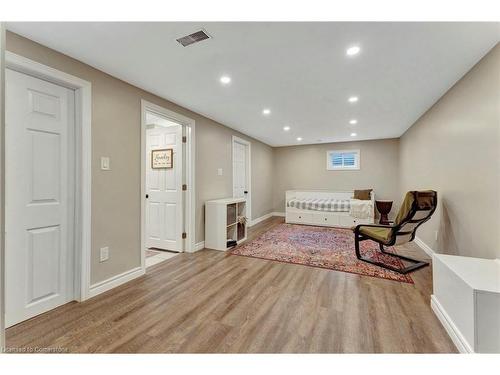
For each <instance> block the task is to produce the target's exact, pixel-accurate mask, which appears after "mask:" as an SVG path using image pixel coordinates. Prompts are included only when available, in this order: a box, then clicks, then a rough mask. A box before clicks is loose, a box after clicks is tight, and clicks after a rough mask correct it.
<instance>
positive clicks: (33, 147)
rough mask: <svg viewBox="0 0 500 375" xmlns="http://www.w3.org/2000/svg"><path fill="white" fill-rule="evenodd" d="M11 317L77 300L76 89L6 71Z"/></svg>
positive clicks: (8, 302) (8, 305) (10, 322)
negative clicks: (75, 268) (75, 276)
mask: <svg viewBox="0 0 500 375" xmlns="http://www.w3.org/2000/svg"><path fill="white" fill-rule="evenodd" d="M5 96H6V98H5V100H6V112H5V123H6V130H5V149H6V162H5V177H6V178H5V181H6V189H5V194H6V196H5V208H6V212H5V226H6V236H5V240H6V256H5V271H6V272H5V273H6V296H5V300H6V306H5V308H6V323H7V326H11V325H13V324H16V323H18V322H20V321H23V320H26V319H28V318H30V317H32V316H34V315H38V314H40V313H42V312H45V311H47V310H50V309H53V308H54V307H57V306H59V305H62V304H64V303H66V302H69V301H70V300H72V299H73V293H74V291H73V280H74V279H73V277H74V266H73V258H74V256H73V253H74V244H73V225H74V218H73V217H74V191H75V182H74V172H73V171H74V152H75V135H74V122H75V121H74V91H72V90H70V89H67V88H64V87H61V86H58V85H55V84H52V83H49V82H46V81H43V80H40V79H37V78H33V77H31V76H28V75H25V74H21V73H18V72H14V71H11V70H7V72H6V95H5Z"/></svg>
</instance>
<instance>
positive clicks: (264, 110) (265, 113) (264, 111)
mask: <svg viewBox="0 0 500 375" xmlns="http://www.w3.org/2000/svg"><path fill="white" fill-rule="evenodd" d="M262 114H263V115H266V116H268V115H270V114H271V110H270V109H269V108H264V109H263V110H262Z"/></svg>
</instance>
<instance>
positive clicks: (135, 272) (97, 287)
mask: <svg viewBox="0 0 500 375" xmlns="http://www.w3.org/2000/svg"><path fill="white" fill-rule="evenodd" d="M142 275H144V270H143V269H142V267H136V268H133V269H131V270H129V271H125V272H123V273H120V274H119V275H116V276H113V277H110V278H109V279H106V280H103V281H100V282H98V283H95V284H93V285H91V286H90V290H89V298H92V297H95V296H97V295H99V294H101V293H104V292H107V291H108V290H110V289H113V288H116V287H117V286H120V285H122V284H125V283H126V282H129V281H130V280H133V279H136V278H138V277H139V276H142Z"/></svg>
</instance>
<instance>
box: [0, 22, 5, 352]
mask: <svg viewBox="0 0 500 375" xmlns="http://www.w3.org/2000/svg"><path fill="white" fill-rule="evenodd" d="M4 74H5V25H4V23H3V22H0V351H1V350H2V349H3V348H4V347H5V320H4V319H5V298H4V295H5V293H4V292H5V288H4V285H5V283H4V273H5V269H4V264H5V257H4V255H5V251H4V234H5V233H4V232H5V231H4V222H5V221H4V216H5V215H4V214H5V204H4V191H5V179H4V177H5V173H4V171H5V168H4V166H5V165H4V161H5V158H4V156H5V152H4V151H5V142H4V113H5V112H4V103H5V102H4V98H5V96H4V88H5V85H4Z"/></svg>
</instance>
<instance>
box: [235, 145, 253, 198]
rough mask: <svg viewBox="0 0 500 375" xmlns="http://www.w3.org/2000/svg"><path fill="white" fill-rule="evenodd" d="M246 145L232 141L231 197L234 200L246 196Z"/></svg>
mask: <svg viewBox="0 0 500 375" xmlns="http://www.w3.org/2000/svg"><path fill="white" fill-rule="evenodd" d="M247 148H248V145H247V144H244V143H241V142H240V141H237V140H234V141H233V196H234V197H235V198H241V197H245V198H247V195H248V191H249V189H248V162H247V157H248V152H247Z"/></svg>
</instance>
